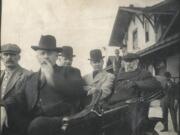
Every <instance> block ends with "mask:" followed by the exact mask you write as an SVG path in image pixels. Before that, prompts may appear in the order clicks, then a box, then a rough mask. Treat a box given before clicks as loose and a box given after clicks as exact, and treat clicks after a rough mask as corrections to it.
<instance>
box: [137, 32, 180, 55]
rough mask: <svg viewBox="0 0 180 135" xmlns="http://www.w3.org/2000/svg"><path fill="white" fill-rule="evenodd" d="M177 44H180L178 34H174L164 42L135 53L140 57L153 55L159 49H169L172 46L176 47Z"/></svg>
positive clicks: (179, 35)
mask: <svg viewBox="0 0 180 135" xmlns="http://www.w3.org/2000/svg"><path fill="white" fill-rule="evenodd" d="M177 43H180V33H177V34H174V35H172V36H170V37H168V38H166V39H164V40H161V41H159V42H157V43H155V44H154V45H152V46H150V47H147V48H145V49H143V50H140V51H138V52H137V54H139V55H140V56H141V57H143V56H145V55H148V54H151V53H154V52H156V51H158V50H160V49H163V48H165V47H169V46H172V45H177Z"/></svg>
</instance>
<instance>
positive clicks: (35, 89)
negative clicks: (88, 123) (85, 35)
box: [6, 35, 85, 135]
mask: <svg viewBox="0 0 180 135" xmlns="http://www.w3.org/2000/svg"><path fill="white" fill-rule="evenodd" d="M32 49H33V50H35V51H36V53H37V59H38V62H39V64H40V70H39V71H38V72H35V73H34V74H32V75H31V77H29V78H28V80H27V81H26V83H25V84H24V85H23V86H22V87H21V89H23V90H22V92H21V93H19V94H18V95H16V96H15V97H14V98H12V100H11V101H10V102H9V103H7V104H6V106H7V112H8V111H11V110H12V109H13V108H14V107H16V108H18V110H19V111H20V112H21V113H24V115H26V118H27V120H26V121H21V120H20V121H21V123H20V122H16V123H17V124H18V125H22V124H24V125H25V126H24V129H22V131H24V135H25V134H28V135H60V134H61V120H62V117H64V116H69V115H72V114H74V113H76V112H77V111H78V110H79V106H78V105H77V103H79V99H81V98H82V97H83V96H84V95H85V93H84V90H83V81H82V79H81V77H80V76H75V75H73V74H69V73H68V70H66V67H58V66H57V65H56V60H57V57H58V53H59V52H60V51H62V48H60V47H56V39H55V37H54V36H51V35H45V36H41V39H40V42H39V45H38V46H32Z"/></svg>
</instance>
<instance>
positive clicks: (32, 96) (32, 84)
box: [26, 72, 40, 110]
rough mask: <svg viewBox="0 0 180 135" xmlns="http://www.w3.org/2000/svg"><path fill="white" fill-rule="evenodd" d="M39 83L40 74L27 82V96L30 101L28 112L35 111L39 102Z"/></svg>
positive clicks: (34, 75)
mask: <svg viewBox="0 0 180 135" xmlns="http://www.w3.org/2000/svg"><path fill="white" fill-rule="evenodd" d="M39 83H40V72H36V73H34V74H33V75H32V77H31V79H30V80H28V81H27V85H26V96H27V99H28V110H31V109H33V108H34V106H35V105H36V103H37V102H38V97H39V94H40V93H39V91H40V89H39V88H38V87H39V85H38V84H39Z"/></svg>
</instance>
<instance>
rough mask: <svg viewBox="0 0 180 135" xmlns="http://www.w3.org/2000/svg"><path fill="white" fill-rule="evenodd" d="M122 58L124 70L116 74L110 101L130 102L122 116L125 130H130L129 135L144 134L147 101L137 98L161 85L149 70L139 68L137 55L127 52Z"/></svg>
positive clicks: (145, 95)
mask: <svg viewBox="0 0 180 135" xmlns="http://www.w3.org/2000/svg"><path fill="white" fill-rule="evenodd" d="M123 60H124V72H120V73H119V74H118V75H117V78H116V82H115V90H114V92H115V94H113V96H112V97H111V99H110V102H111V103H116V102H120V101H127V103H130V104H129V107H128V110H127V112H126V114H125V117H123V118H125V122H124V124H125V123H127V125H128V129H126V130H125V131H126V132H127V131H130V133H129V134H131V135H144V134H145V133H144V132H145V131H144V130H146V128H145V127H146V126H145V123H146V122H147V121H148V110H149V103H148V102H143V101H141V100H138V99H142V97H147V96H148V95H149V94H151V93H154V92H157V91H158V90H160V89H161V85H160V83H159V82H158V81H157V80H156V79H155V78H154V77H153V76H152V75H151V73H150V72H148V71H145V70H143V69H141V68H140V66H139V65H140V58H139V55H137V54H135V53H128V54H127V55H125V56H124V57H123ZM132 99H137V102H133V100H132ZM124 134H125V133H124ZM127 134H128V133H127ZM129 134H128V135H129Z"/></svg>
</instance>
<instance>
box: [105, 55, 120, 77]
mask: <svg viewBox="0 0 180 135" xmlns="http://www.w3.org/2000/svg"><path fill="white" fill-rule="evenodd" d="M109 66H112V68H111V69H109V70H108V71H109V72H110V73H114V74H117V73H118V72H119V70H120V67H121V56H119V58H118V60H117V59H116V56H109V58H108V61H107V64H106V67H109Z"/></svg>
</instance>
